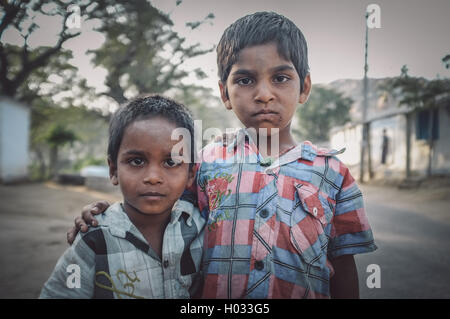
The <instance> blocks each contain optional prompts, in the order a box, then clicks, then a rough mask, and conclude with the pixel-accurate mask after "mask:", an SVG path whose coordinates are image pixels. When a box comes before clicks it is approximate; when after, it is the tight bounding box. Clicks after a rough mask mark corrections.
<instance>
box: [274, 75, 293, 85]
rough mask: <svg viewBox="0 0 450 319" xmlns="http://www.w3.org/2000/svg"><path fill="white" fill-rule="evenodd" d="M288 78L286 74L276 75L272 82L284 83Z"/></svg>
mask: <svg viewBox="0 0 450 319" xmlns="http://www.w3.org/2000/svg"><path fill="white" fill-rule="evenodd" d="M288 80H289V77H288V76H286V75H277V76H275V78H274V82H276V83H284V82H286V81H288Z"/></svg>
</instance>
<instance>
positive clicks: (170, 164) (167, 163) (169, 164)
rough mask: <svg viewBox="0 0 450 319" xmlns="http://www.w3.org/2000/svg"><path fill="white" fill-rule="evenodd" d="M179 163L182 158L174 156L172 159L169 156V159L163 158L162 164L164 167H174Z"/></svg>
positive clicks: (181, 161) (181, 162)
mask: <svg viewBox="0 0 450 319" xmlns="http://www.w3.org/2000/svg"><path fill="white" fill-rule="evenodd" d="M181 164H183V160H181V159H176V158H174V159H172V158H169V159H167V160H165V162H164V166H166V167H176V166H179V165H181Z"/></svg>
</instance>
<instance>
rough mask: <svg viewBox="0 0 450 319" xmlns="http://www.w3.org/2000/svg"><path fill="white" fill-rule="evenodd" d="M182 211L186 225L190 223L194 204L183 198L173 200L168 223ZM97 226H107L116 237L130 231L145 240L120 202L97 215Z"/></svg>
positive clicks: (176, 219) (173, 221)
mask: <svg viewBox="0 0 450 319" xmlns="http://www.w3.org/2000/svg"><path fill="white" fill-rule="evenodd" d="M183 213H185V214H187V216H188V219H187V221H186V223H187V224H188V226H191V225H192V218H193V214H194V205H192V204H191V203H190V202H187V201H184V200H178V201H176V202H175V204H174V206H173V208H172V214H171V218H170V223H176V222H177V221H178V220H179V219H180V218H181V216H182V215H183ZM99 216H100V217H98V219H99V226H101V225H103V226H108V227H109V230H110V232H111V234H112V235H113V236H116V237H120V238H125V237H126V233H127V232H130V233H132V234H133V235H135V236H136V237H138V238H139V239H141V240H142V241H143V242H146V240H145V238H144V237H143V236H142V234H141V233H140V231H139V230H138V229H137V227H136V226H135V225H134V224H133V223H132V222H131V220H130V218H129V217H128V215H127V213H126V212H125V211H124V209H123V207H122V204H121V203H114V204H112V205H111V206H110V207H109V208H108V209H107V210H106V211H105V213H104V216H103V217H102V215H99Z"/></svg>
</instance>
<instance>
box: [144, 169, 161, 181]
mask: <svg viewBox="0 0 450 319" xmlns="http://www.w3.org/2000/svg"><path fill="white" fill-rule="evenodd" d="M163 181H164V179H163V176H162V173H161V170H160V169H159V168H158V167H151V166H150V167H149V168H148V169H147V171H146V172H145V176H144V180H143V182H144V183H145V184H152V185H155V184H161V183H162V182H163Z"/></svg>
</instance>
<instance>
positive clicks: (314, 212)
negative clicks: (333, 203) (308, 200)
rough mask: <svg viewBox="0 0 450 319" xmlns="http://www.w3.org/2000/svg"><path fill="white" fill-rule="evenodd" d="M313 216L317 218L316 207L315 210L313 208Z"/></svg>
mask: <svg viewBox="0 0 450 319" xmlns="http://www.w3.org/2000/svg"><path fill="white" fill-rule="evenodd" d="M313 215H314V217H316V216H317V207H314V208H313Z"/></svg>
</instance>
